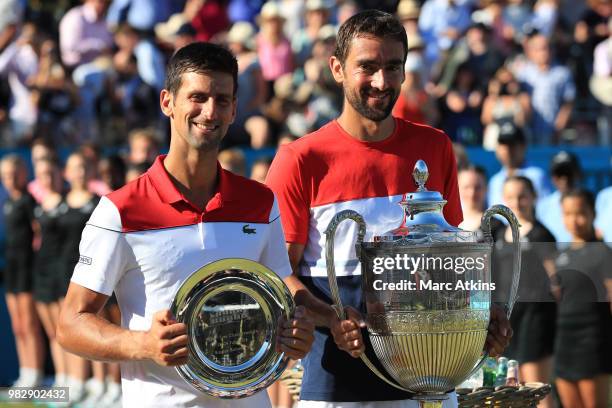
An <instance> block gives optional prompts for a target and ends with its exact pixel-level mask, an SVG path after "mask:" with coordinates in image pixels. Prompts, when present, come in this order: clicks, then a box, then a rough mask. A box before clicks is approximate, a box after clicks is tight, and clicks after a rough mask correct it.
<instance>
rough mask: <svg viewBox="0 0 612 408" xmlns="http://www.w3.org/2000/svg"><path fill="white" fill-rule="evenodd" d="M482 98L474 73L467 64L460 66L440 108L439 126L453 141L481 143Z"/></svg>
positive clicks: (473, 144) (471, 143)
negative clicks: (440, 118)
mask: <svg viewBox="0 0 612 408" xmlns="http://www.w3.org/2000/svg"><path fill="white" fill-rule="evenodd" d="M482 99H483V94H482V91H481V90H480V89H479V88H478V84H477V81H476V77H475V76H474V73H473V72H472V71H471V70H470V69H469V68H468V67H467V65H465V64H464V65H462V66H460V67H459V68H458V69H457V76H456V78H455V80H454V82H453V84H452V85H451V88H450V90H449V92H448V93H447V94H446V96H445V97H444V98H443V100H442V108H441V111H442V115H441V116H442V122H441V127H442V129H444V131H445V132H446V133H447V134H448V135H449V136H450V137H451V139H452V140H453V141H456V142H459V143H462V144H465V145H472V146H476V145H479V144H482V124H481V123H480V111H481V108H482Z"/></svg>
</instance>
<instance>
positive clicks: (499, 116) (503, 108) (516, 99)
mask: <svg viewBox="0 0 612 408" xmlns="http://www.w3.org/2000/svg"><path fill="white" fill-rule="evenodd" d="M530 116H531V103H530V99H529V95H528V94H527V92H523V91H522V90H521V86H520V84H519V83H518V81H517V80H516V79H515V78H514V75H512V72H510V71H509V70H508V69H507V68H505V67H502V68H500V69H499V70H498V71H497V72H496V73H495V77H493V78H492V79H491V80H490V81H489V93H488V95H487V97H486V98H485V101H484V104H483V106H482V114H481V116H480V120H481V121H482V124H483V126H485V131H484V136H483V146H484V148H485V149H487V150H495V148H496V146H497V139H498V137H499V128H500V126H501V125H503V124H504V123H506V122H510V123H513V124H514V125H516V126H518V127H520V128H523V129H524V128H525V126H526V125H527V122H528V121H529V119H530Z"/></svg>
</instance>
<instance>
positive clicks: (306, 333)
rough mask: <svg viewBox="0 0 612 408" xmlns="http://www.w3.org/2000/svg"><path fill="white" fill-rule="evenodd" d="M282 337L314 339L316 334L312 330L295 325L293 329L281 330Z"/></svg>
mask: <svg viewBox="0 0 612 408" xmlns="http://www.w3.org/2000/svg"><path fill="white" fill-rule="evenodd" d="M280 336H281V337H296V338H300V339H304V340H310V341H312V340H314V336H313V335H312V330H304V329H302V328H299V327H294V328H291V329H284V330H282V331H281V332H280Z"/></svg>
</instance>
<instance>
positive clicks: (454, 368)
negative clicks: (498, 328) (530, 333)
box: [325, 160, 521, 408]
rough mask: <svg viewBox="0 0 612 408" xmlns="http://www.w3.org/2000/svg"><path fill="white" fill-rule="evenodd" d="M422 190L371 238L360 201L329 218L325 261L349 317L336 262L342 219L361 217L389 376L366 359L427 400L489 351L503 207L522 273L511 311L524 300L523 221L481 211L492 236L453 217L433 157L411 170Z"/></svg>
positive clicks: (375, 319)
mask: <svg viewBox="0 0 612 408" xmlns="http://www.w3.org/2000/svg"><path fill="white" fill-rule="evenodd" d="M413 177H414V180H415V182H416V184H417V186H418V188H417V191H416V192H414V193H409V194H406V195H404V198H403V199H402V200H401V202H400V203H399V204H400V205H401V206H402V208H403V211H404V214H403V219H402V220H398V224H399V226H398V228H396V229H394V230H392V231H389V232H386V233H382V234H381V235H376V236H374V237H373V240H372V241H367V242H366V241H364V236H365V234H366V223H365V221H364V219H363V217H362V216H361V215H360V214H359V213H357V212H356V211H353V210H344V211H341V212H339V213H338V214H336V215H335V216H334V217H333V219H332V220H331V222H330V224H329V226H328V228H327V230H326V231H325V235H326V261H327V273H328V278H329V286H330V291H331V296H332V300H333V302H334V305H333V307H334V309H335V310H336V313H337V314H338V317H339V318H341V319H344V318H345V312H344V308H343V306H342V302H341V300H340V296H339V292H338V285H337V282H336V273H335V268H334V236H335V232H336V228H337V227H338V224H340V223H341V222H342V221H343V220H346V219H351V220H353V221H355V222H356V223H357V224H358V226H359V227H358V234H357V235H358V236H357V242H356V252H357V257H358V258H359V260H360V262H361V273H362V282H363V295H364V302H365V307H366V323H367V327H368V332H369V337H370V341H371V343H372V346H373V348H374V352H375V354H376V356H377V358H378V360H379V362H380V363H381V364H382V366H383V367H384V369H385V370H386V372H387V373H388V374H389V375H390V376H391V377H393V379H392V380H390V379H388V378H387V377H386V376H385V375H384V374H382V373H381V372H380V370H378V369H377V368H376V366H375V365H374V364H372V362H371V361H370V360H369V359H368V358H367V356H366V355H365V354H362V356H361V358H362V360H363V361H364V363H365V364H366V365H367V366H368V367H369V368H370V369H371V370H372V371H374V372H375V373H376V375H378V376H379V377H380V378H381V379H383V380H384V381H386V382H387V383H389V384H391V385H393V386H394V387H397V388H400V389H403V390H406V391H410V392H413V393H415V397H414V398H415V399H417V400H419V404H420V406H421V408H425V407H427V408H434V407H441V406H442V401H443V400H444V399H446V396H445V393H446V392H448V391H449V390H452V389H454V388H455V387H456V386H457V385H458V384H460V383H461V382H462V381H463V380H465V379H466V378H467V377H468V376H469V375H470V373H471V372H472V371H473V370H474V368H476V367H477V366H478V365H479V364H480V362H482V360H483V359H484V357H485V356H486V355H485V353H484V352H483V348H484V344H485V340H486V337H487V328H488V325H489V313H490V312H489V310H490V306H491V291H492V290H493V289H494V283H493V282H491V271H490V265H491V262H490V261H491V252H492V247H493V239H492V237H491V225H490V223H491V217H493V216H494V215H495V214H498V215H501V216H503V217H504V218H506V219H507V220H508V222H509V223H510V226H511V228H512V237H513V245H514V274H513V278H512V286H511V288H510V297H509V298H508V303H507V305H506V306H507V308H506V310H507V313H508V317H510V312H511V311H512V307H513V305H514V301H515V299H516V291H517V288H518V283H519V275H520V264H521V260H520V248H519V240H518V238H519V232H518V226H519V225H518V221H517V220H516V218H515V216H514V214H513V213H512V211H510V209H508V208H507V207H505V206H502V205H496V206H493V207H491V208H489V209H488V210H487V211H486V212H485V213H484V215H483V217H482V229H483V231H484V236H483V235H482V234H479V233H476V232H469V231H463V230H461V229H459V228H456V227H453V226H452V225H450V224H448V222H446V220H445V219H444V216H443V215H442V209H443V207H444V205H445V204H446V201H445V200H444V199H443V198H442V195H441V194H440V193H439V192H435V191H428V190H427V189H426V188H425V183H426V181H427V179H428V177H429V173H428V170H427V166H426V164H425V162H424V161H422V160H419V161H418V162H417V163H416V165H415V168H414V171H413Z"/></svg>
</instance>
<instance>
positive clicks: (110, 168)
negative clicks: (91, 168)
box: [98, 154, 126, 191]
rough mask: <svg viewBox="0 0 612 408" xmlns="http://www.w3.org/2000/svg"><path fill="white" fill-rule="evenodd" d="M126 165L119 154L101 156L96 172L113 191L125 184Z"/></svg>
mask: <svg viewBox="0 0 612 408" xmlns="http://www.w3.org/2000/svg"><path fill="white" fill-rule="evenodd" d="M125 173H126V166H125V162H124V161H123V159H122V158H121V156H119V155H116V154H114V155H111V156H107V157H103V158H102V159H100V161H99V163H98V174H99V175H100V180H101V181H102V182H104V184H105V185H106V187H107V188H108V189H109V190H110V191H115V190H117V189H118V188H120V187H122V186H123V185H124V184H125Z"/></svg>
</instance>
